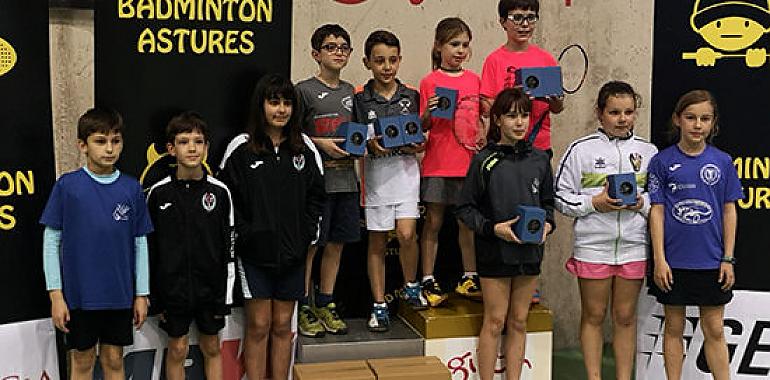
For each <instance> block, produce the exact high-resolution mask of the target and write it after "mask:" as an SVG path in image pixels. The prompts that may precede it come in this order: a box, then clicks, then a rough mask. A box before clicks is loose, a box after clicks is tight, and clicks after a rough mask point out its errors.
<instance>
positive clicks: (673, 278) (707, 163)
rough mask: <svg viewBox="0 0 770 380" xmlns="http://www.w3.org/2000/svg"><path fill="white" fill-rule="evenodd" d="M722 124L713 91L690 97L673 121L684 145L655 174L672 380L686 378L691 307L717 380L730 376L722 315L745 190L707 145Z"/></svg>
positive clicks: (655, 228)
mask: <svg viewBox="0 0 770 380" xmlns="http://www.w3.org/2000/svg"><path fill="white" fill-rule="evenodd" d="M717 120H718V112H717V105H716V102H715V101H714V98H713V96H712V95H711V94H710V93H709V92H708V91H704V90H694V91H690V92H688V93H687V94H685V95H683V96H682V97H681V98H680V99H679V102H678V103H677V105H676V107H675V109H674V114H673V115H672V123H673V127H674V129H675V131H676V132H678V134H679V141H678V142H677V143H676V144H675V145H673V146H671V147H668V148H667V149H664V150H663V151H661V152H660V153H658V154H657V155H656V156H655V157H653V159H652V160H651V162H650V165H649V169H648V173H649V177H648V189H649V193H650V202H651V203H652V207H651V209H650V216H649V224H650V235H651V237H652V248H653V253H654V267H655V270H654V275H653V280H654V281H652V282H650V293H651V294H652V295H654V296H655V297H656V298H657V300H658V302H660V303H662V304H663V305H664V314H665V329H664V338H663V351H664V354H663V357H664V362H665V368H666V376H667V378H668V379H680V378H681V376H682V359H683V356H684V347H683V342H682V336H683V333H684V326H685V323H684V321H685V306H687V305H696V306H698V307H699V309H700V325H701V329H702V330H703V337H704V349H705V353H706V360H707V362H708V366H709V369H711V373H712V376H713V377H714V379H728V378H729V360H728V354H727V343H726V341H725V335H724V331H723V327H724V319H723V316H724V305H725V304H726V303H728V302H730V300H731V299H732V287H733V284H734V283H735V275H734V272H733V264H734V263H735V259H734V257H733V250H734V247H735V229H736V225H737V219H738V217H737V211H736V208H735V201H736V200H738V199H741V198H743V192H742V190H741V184H740V181H739V180H738V174H737V173H736V171H735V167H734V166H733V164H732V159H731V158H730V156H729V155H728V154H726V153H724V152H722V151H720V150H719V149H717V148H715V147H714V146H712V145H710V144H708V142H710V141H711V139H712V138H713V136H714V135H716V133H717V131H718V128H717Z"/></svg>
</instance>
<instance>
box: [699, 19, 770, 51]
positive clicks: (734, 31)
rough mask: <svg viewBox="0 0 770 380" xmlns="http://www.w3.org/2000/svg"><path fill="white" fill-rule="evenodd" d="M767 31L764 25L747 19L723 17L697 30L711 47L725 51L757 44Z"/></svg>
mask: <svg viewBox="0 0 770 380" xmlns="http://www.w3.org/2000/svg"><path fill="white" fill-rule="evenodd" d="M766 31H767V30H765V28H764V27H762V25H761V24H760V23H758V22H756V21H754V20H750V19H748V18H745V17H737V16H731V17H723V18H720V19H717V20H714V21H711V22H710V23H708V24H706V25H704V26H703V27H702V28H700V30H696V32H697V33H698V34H700V35H701V36H702V37H703V39H704V40H706V42H708V43H709V45H711V46H713V47H715V48H717V49H720V50H724V51H737V50H741V49H745V48H747V47H749V46H751V45H753V44H754V43H755V42H757V41H758V40H759V39H760V38H761V37H762V35H763V34H765V32H766Z"/></svg>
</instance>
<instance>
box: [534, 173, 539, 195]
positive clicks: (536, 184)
mask: <svg viewBox="0 0 770 380" xmlns="http://www.w3.org/2000/svg"><path fill="white" fill-rule="evenodd" d="M539 191H540V179H539V178H537V177H535V178H533V179H532V195H536V194H537V193H538V192H539Z"/></svg>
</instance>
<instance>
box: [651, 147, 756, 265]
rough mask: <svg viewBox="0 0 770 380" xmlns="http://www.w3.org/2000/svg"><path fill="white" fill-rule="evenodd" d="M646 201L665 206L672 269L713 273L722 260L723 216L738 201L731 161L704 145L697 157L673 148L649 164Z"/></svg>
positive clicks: (738, 188) (740, 192)
mask: <svg viewBox="0 0 770 380" xmlns="http://www.w3.org/2000/svg"><path fill="white" fill-rule="evenodd" d="M647 186H648V190H649V194H650V201H651V202H652V203H653V204H663V206H664V210H665V211H664V215H665V216H664V224H663V231H664V247H665V250H666V261H667V262H668V265H669V266H671V268H676V269H717V268H719V264H720V259H721V258H722V256H723V255H724V243H723V240H722V234H723V233H722V231H723V228H722V222H723V219H722V211H723V209H724V205H725V203H728V202H734V201H736V200H738V199H742V198H743V190H742V188H741V182H740V180H739V179H738V173H737V172H736V171H735V167H734V166H733V162H732V159H731V158H730V156H729V155H728V154H727V153H725V152H722V151H721V150H719V149H717V148H715V147H713V146H711V145H707V146H706V149H705V150H704V151H703V152H702V153H701V154H699V155H697V156H689V155H686V154H684V153H683V152H682V151H681V150H680V149H679V146H677V145H673V146H670V147H668V148H666V149H664V150H662V151H660V152H659V153H658V154H657V155H655V157H653V158H652V160H651V161H650V165H649V168H648V182H647Z"/></svg>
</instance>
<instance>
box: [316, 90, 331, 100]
mask: <svg viewBox="0 0 770 380" xmlns="http://www.w3.org/2000/svg"><path fill="white" fill-rule="evenodd" d="M327 95H329V93H328V92H322V93H320V94H318V99H323V98H325V97H326V96H327Z"/></svg>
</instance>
